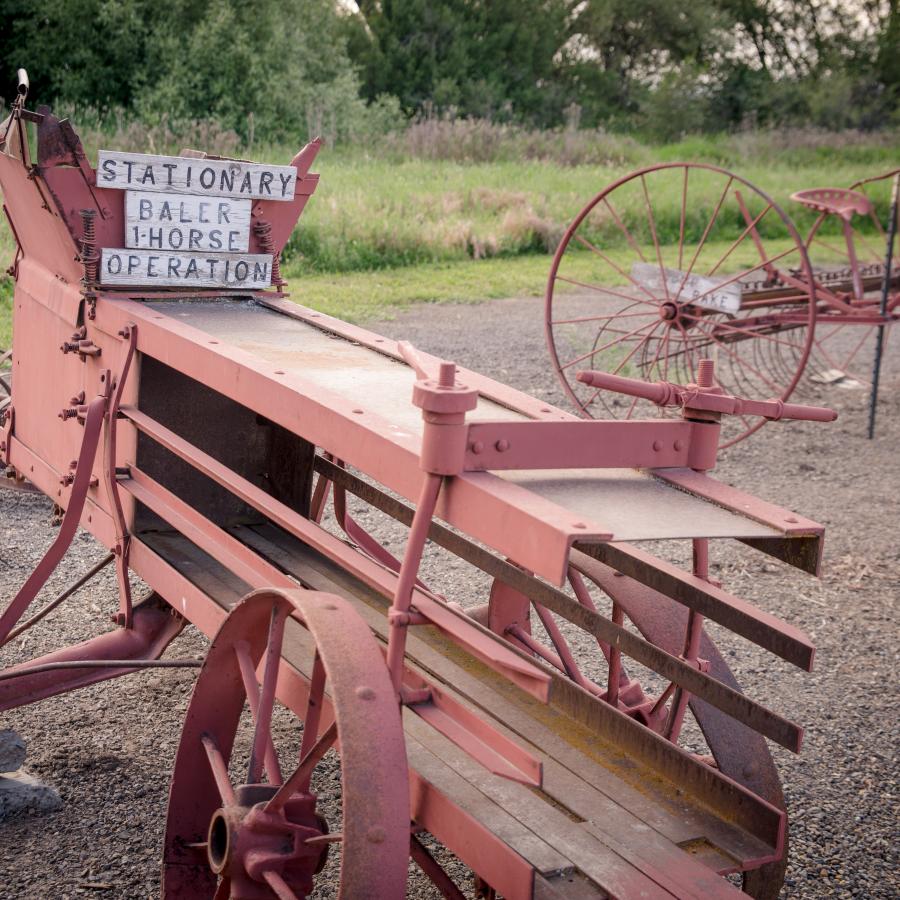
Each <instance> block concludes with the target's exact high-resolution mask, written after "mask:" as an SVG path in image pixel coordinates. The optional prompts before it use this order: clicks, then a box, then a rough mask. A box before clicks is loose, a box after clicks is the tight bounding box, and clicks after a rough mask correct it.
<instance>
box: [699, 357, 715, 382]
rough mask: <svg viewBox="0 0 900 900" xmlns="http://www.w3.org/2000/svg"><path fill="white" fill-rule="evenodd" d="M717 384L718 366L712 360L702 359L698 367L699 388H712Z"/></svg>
mask: <svg viewBox="0 0 900 900" xmlns="http://www.w3.org/2000/svg"><path fill="white" fill-rule="evenodd" d="M715 383H716V364H715V362H714V361H713V360H711V359H701V360H700V365H699V366H698V367H697V387H701V388H711V387H713V386H714V385H715Z"/></svg>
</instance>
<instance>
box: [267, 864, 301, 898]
mask: <svg viewBox="0 0 900 900" xmlns="http://www.w3.org/2000/svg"><path fill="white" fill-rule="evenodd" d="M262 877H263V879H264V880H265V882H266V884H267V885H268V886H269V887H270V888H272V892H273V893H274V894H275V896H276V897H277V898H278V900H299V898H298V897H297V895H296V894H295V893H294V892H293V891H292V890H291V888H290V885H289V884H288V883H287V882H286V881H285V880H284V879H283V878H282V877H281V876H280V875H279V874H278V873H277V872H275V871H274V870H272V869H267V870H266V871H265V872H263V875H262Z"/></svg>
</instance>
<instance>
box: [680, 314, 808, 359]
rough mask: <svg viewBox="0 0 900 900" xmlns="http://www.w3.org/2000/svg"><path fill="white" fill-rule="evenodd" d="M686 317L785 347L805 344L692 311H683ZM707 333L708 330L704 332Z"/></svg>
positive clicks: (793, 347)
mask: <svg viewBox="0 0 900 900" xmlns="http://www.w3.org/2000/svg"><path fill="white" fill-rule="evenodd" d="M681 315H682V316H683V317H684V318H685V319H693V320H694V321H695V322H701V323H703V324H709V325H710V326H711V327H712V328H713V329H716V330H718V329H720V328H721V329H724V330H726V331H733V332H734V333H735V334H740V335H744V336H745V337H747V338H748V339H750V338H753V339H755V338H763V339H764V340H767V341H770V342H771V343H773V344H783V345H784V346H785V347H790V348H791V349H792V350H798V349H800V348H801V347H802V346H803V344H802V343H796V344H795V343H794V342H793V341H786V340H784V338H778V337H775V335H773V334H767V333H766V332H764V331H755V330H753V329H750V328H738V327H737V325H731V324H730V323H728V322H723V321H721V320H718V319H715V320H714V319H710V317H709V316H695V315H693V314H692V313H688V312H682V314H681ZM704 333H706V332H704Z"/></svg>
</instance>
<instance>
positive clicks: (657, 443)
mask: <svg viewBox="0 0 900 900" xmlns="http://www.w3.org/2000/svg"><path fill="white" fill-rule="evenodd" d="M653 449H654V450H656V451H657V452H658V451H660V450H662V441H654V442H653Z"/></svg>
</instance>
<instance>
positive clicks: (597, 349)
mask: <svg viewBox="0 0 900 900" xmlns="http://www.w3.org/2000/svg"><path fill="white" fill-rule="evenodd" d="M661 321H662V319H657V320H656V321H655V322H648V323H647V324H646V325H641V327H640V328H635V329H634V330H633V331H627V332H615V333H619V334H622V335H623V337H622V338H613V340H611V341H608V342H607V343H605V344H604V345H603V346H602V347H594V348H593V349H591V350H588V352H587V353H582V354H581V356H576V357H575V359H570V360H569V361H568V362H567V363H564V364H563V365H561V366H560V369H568V368H571V367H572V366H574V365H575V364H576V363H580V362H582V361H583V360H585V359H587V358H588V357H589V356H593V355H594V354H596V353H602V352H603V351H604V350H606V349H607V348H608V347H612V345H613V344H618V343H620V341H622V340H625V338H629V337H633V336H634V335H636V334H640V333H641V332H642V331H644V330H646V329H647V328H656V326H657V325H659V323H660V322H661ZM609 330H610V331H613V329H611V328H610V329H609Z"/></svg>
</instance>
